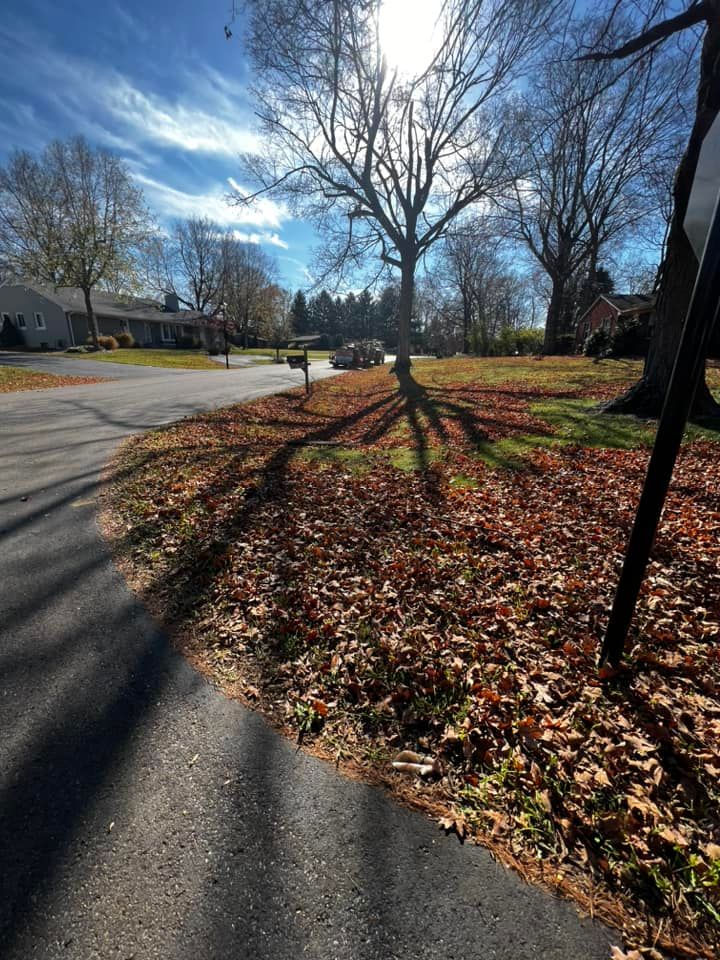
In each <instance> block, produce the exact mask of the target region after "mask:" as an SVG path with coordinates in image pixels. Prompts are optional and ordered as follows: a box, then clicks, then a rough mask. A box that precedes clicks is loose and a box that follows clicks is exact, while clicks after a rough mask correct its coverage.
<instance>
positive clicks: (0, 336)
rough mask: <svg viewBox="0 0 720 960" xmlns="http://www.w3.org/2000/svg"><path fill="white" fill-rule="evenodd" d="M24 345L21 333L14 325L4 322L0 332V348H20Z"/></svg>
mask: <svg viewBox="0 0 720 960" xmlns="http://www.w3.org/2000/svg"><path fill="white" fill-rule="evenodd" d="M24 343H25V338H24V337H23V335H22V331H20V330H18V328H17V327H16V326H15V324H14V323H11V322H10V320H6V321H5V322H4V323H3V325H2V330H0V347H6V348H9V347H21V346H22V345H23V344H24Z"/></svg>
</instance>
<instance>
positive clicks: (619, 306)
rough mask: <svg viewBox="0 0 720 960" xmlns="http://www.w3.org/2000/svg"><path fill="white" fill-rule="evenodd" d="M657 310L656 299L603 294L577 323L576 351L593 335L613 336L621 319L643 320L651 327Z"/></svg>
mask: <svg viewBox="0 0 720 960" xmlns="http://www.w3.org/2000/svg"><path fill="white" fill-rule="evenodd" d="M654 310H655V297H654V296H652V297H646V296H644V295H643V294H635V293H631V294H614V293H607V294H602V295H601V296H599V297H598V298H597V300H596V301H595V303H593V305H592V306H591V307H590V308H589V309H588V310H586V311H585V313H584V314H583V315H582V316H581V317H580V319H579V320H578V322H577V328H576V330H575V350H576V351H577V352H580V351H581V350H582V348H583V345H584V343H585V341H586V340H587V338H588V337H589V336H590V334H591V333H594V332H595V331H596V330H600V329H604V330H607V332H608V333H609V335H610V336H612V335H613V334H614V333H615V331H616V330H617V327H618V323H619V321H620V319H621V318H625V319H628V320H641V321H643V322H644V323H646V324H647V325H648V326H649V325H650V321H651V319H652V315H653V312H654Z"/></svg>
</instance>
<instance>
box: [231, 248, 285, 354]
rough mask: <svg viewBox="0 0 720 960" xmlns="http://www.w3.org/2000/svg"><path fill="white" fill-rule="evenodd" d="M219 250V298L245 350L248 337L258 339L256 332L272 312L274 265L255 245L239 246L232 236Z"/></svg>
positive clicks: (271, 259)
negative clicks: (220, 262)
mask: <svg viewBox="0 0 720 960" xmlns="http://www.w3.org/2000/svg"><path fill="white" fill-rule="evenodd" d="M222 250H223V253H222V264H223V287H222V298H223V301H224V303H225V304H226V309H227V311H228V313H229V314H230V315H231V316H232V317H233V319H234V321H235V325H236V330H237V331H238V332H239V334H240V336H241V337H242V341H243V346H245V347H247V345H248V341H249V339H250V337H253V336H254V337H257V336H259V335H261V329H260V328H261V327H262V325H263V323H265V322H267V321H268V319H269V316H270V314H271V313H272V311H273V309H274V307H273V303H274V299H273V292H272V291H273V288H274V284H275V278H276V276H277V264H276V262H275V260H274V259H273V258H272V257H271V256H269V255H268V254H267V253H265V251H264V250H261V249H260V247H259V246H258V245H257V244H254V243H242V242H240V241H239V240H237V239H235V238H234V237H233V236H232V235H228V236H226V237H225V238H224V240H223V248H222Z"/></svg>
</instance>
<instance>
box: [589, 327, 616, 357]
mask: <svg viewBox="0 0 720 960" xmlns="http://www.w3.org/2000/svg"><path fill="white" fill-rule="evenodd" d="M609 349H610V334H609V333H608V332H607V330H605V329H604V328H603V327H600V328H599V329H597V330H593V332H592V333H591V334H590V336H589V337H588V338H587V340H586V341H585V346H584V347H583V353H584V354H585V356H586V357H599V356H600V355H601V354H603V353H606V352H607V351H608V350H609Z"/></svg>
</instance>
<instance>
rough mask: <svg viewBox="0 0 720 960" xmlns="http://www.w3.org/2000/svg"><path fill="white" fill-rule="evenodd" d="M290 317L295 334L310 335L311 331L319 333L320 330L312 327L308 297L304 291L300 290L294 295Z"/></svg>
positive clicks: (298, 335) (300, 335) (299, 335)
mask: <svg viewBox="0 0 720 960" xmlns="http://www.w3.org/2000/svg"><path fill="white" fill-rule="evenodd" d="M290 317H291V320H292V327H293V330H294V332H295V336H297V337H304V336H308V335H309V334H311V333H318V332H319V331H317V330H313V329H312V323H311V317H310V310H309V308H308V302H307V297H306V296H305V294H304V293H303V292H302V290H298V292H297V293H296V294H295V296H294V297H293V301H292V304H291V306H290Z"/></svg>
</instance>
